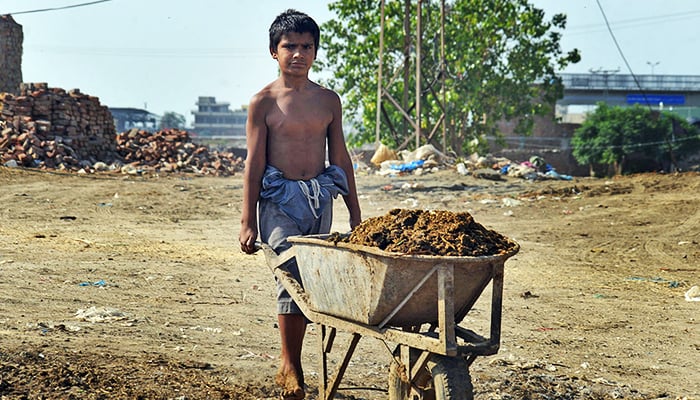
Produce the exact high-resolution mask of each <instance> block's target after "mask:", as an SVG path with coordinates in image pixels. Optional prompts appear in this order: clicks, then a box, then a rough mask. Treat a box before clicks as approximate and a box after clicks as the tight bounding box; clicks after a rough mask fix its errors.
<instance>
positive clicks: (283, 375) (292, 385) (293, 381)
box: [275, 369, 306, 400]
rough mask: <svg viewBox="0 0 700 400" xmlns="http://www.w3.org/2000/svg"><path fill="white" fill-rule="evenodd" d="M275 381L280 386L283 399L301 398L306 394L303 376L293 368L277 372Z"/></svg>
mask: <svg viewBox="0 0 700 400" xmlns="http://www.w3.org/2000/svg"><path fill="white" fill-rule="evenodd" d="M275 383H277V384H278V385H279V386H280V387H282V399H283V400H301V399H303V398H304V397H305V396H306V393H304V378H303V376H300V374H299V373H298V372H297V371H295V370H294V369H292V370H289V371H283V370H282V369H280V370H279V372H277V376H275Z"/></svg>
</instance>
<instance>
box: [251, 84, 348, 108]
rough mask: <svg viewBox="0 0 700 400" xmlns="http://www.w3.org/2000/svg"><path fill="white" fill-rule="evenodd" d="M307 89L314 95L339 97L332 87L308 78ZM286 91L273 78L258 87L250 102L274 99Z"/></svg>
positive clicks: (282, 85)
mask: <svg viewBox="0 0 700 400" xmlns="http://www.w3.org/2000/svg"><path fill="white" fill-rule="evenodd" d="M307 90H309V91H312V92H314V96H321V97H330V98H333V99H339V98H340V96H338V94H337V93H336V92H335V91H333V90H332V89H329V88H327V87H325V86H322V85H320V84H318V83H316V82H313V81H311V80H309V86H308V89H307ZM286 91H287V89H286V88H285V87H284V84H282V83H281V81H280V80H279V79H277V80H274V81H272V82H270V83H268V84H267V85H265V86H264V87H263V88H262V89H260V91H258V92H257V93H255V94H254V95H253V98H252V99H251V103H258V104H260V103H264V102H266V101H270V100H276V99H277V98H279V97H280V96H282V95H284V93H285V92H286Z"/></svg>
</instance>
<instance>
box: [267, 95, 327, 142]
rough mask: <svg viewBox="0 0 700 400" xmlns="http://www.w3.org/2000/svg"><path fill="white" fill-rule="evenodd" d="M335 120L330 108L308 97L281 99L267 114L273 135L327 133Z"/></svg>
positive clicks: (314, 134) (269, 127) (270, 131)
mask: <svg viewBox="0 0 700 400" xmlns="http://www.w3.org/2000/svg"><path fill="white" fill-rule="evenodd" d="M332 120H333V115H332V112H331V110H330V109H328V108H327V107H324V106H323V104H322V103H320V102H318V101H314V100H313V99H308V98H303V99H302V98H297V99H295V98H290V99H285V100H280V101H278V102H277V103H276V105H275V107H273V108H272V109H271V110H270V111H269V112H268V114H267V118H266V123H267V126H268V129H269V133H270V134H272V135H273V136H279V135H281V136H296V135H301V136H307V137H308V136H309V135H311V136H316V135H323V136H325V135H326V132H327V130H328V126H329V125H330V124H331V122H332Z"/></svg>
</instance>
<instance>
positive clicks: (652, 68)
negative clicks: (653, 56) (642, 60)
mask: <svg viewBox="0 0 700 400" xmlns="http://www.w3.org/2000/svg"><path fill="white" fill-rule="evenodd" d="M660 63H661V61H654V62H651V61H647V65H648V66H650V67H651V76H654V67H656V66H657V65H659V64H660Z"/></svg>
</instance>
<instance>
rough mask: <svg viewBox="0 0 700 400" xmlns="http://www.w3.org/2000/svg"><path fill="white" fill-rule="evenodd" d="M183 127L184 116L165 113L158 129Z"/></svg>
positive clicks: (169, 112)
mask: <svg viewBox="0 0 700 400" xmlns="http://www.w3.org/2000/svg"><path fill="white" fill-rule="evenodd" d="M184 127H185V116H184V115H182V114H178V113H176V112H172V111H167V112H165V113H164V114H163V117H161V119H160V129H168V128H175V129H183V128H184Z"/></svg>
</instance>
